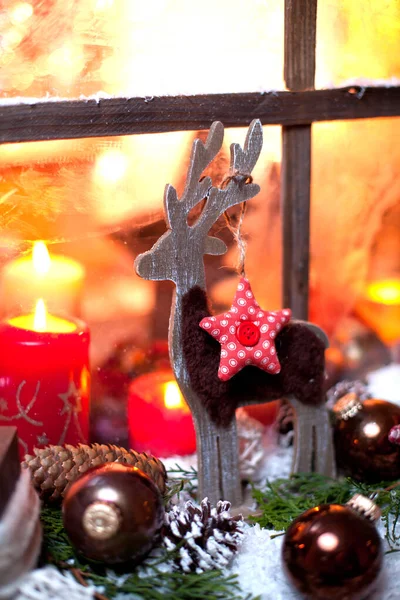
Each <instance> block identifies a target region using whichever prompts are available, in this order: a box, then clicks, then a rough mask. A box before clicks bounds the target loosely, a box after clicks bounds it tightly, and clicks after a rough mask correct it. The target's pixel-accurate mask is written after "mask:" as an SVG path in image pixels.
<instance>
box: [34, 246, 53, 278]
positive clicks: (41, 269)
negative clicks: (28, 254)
mask: <svg viewBox="0 0 400 600" xmlns="http://www.w3.org/2000/svg"><path fill="white" fill-rule="evenodd" d="M32 262H33V268H34V269H35V272H36V273H37V274H38V275H46V273H48V272H49V269H50V266H51V258H50V254H49V251H48V250H47V246H46V244H45V243H44V242H35V243H34V244H33V250H32Z"/></svg>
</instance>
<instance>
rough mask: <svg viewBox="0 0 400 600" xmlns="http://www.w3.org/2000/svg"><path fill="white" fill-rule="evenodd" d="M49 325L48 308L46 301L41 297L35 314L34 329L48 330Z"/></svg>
mask: <svg viewBox="0 0 400 600" xmlns="http://www.w3.org/2000/svg"><path fill="white" fill-rule="evenodd" d="M46 326H47V310H46V306H45V303H44V301H43V300H42V298H40V299H39V300H38V301H37V302H36V307H35V314H34V317H33V329H34V331H46Z"/></svg>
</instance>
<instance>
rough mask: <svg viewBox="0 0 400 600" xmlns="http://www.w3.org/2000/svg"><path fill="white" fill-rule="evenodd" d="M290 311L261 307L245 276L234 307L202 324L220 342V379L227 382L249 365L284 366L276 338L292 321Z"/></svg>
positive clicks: (276, 369) (270, 369) (272, 368)
mask: <svg viewBox="0 0 400 600" xmlns="http://www.w3.org/2000/svg"><path fill="white" fill-rule="evenodd" d="M291 314H292V313H291V311H290V310H289V309H288V308H284V309H283V310H274V311H267V310H262V309H261V308H260V306H259V305H258V303H257V301H256V299H255V298H254V294H253V292H252V290H251V286H250V283H249V281H248V279H246V278H245V277H242V278H241V279H240V282H239V285H238V287H237V290H236V294H235V298H234V300H233V304H232V307H231V309H230V310H228V312H226V313H223V314H221V315H216V316H215V317H205V318H204V319H202V320H201V321H200V327H201V328H202V329H204V330H205V331H207V333H209V334H210V335H212V337H213V338H215V339H216V340H218V342H219V343H220V344H221V360H220V363H219V369H218V377H219V379H221V380H222V381H228V379H231V377H233V376H234V375H236V373H238V372H239V371H241V370H242V369H243V367H246V366H247V365H253V366H255V367H258V368H259V369H262V370H263V371H266V372H267V373H271V374H277V373H279V372H280V370H281V365H280V364H279V360H278V356H277V353H276V348H275V338H276V336H277V335H278V333H279V332H280V331H281V329H282V328H283V327H284V326H285V325H287V323H288V322H289V321H290V317H291Z"/></svg>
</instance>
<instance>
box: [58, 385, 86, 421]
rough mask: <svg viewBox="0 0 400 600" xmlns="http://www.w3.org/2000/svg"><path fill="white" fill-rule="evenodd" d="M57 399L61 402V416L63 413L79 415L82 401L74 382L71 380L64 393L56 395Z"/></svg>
mask: <svg viewBox="0 0 400 600" xmlns="http://www.w3.org/2000/svg"><path fill="white" fill-rule="evenodd" d="M58 397H59V398H61V400H62V401H63V404H64V406H63V408H62V410H61V413H60V414H61V415H64V414H65V413H79V412H81V410H82V401H81V393H80V390H78V388H77V387H76V385H75V382H74V381H73V380H71V381H70V382H69V386H68V389H67V391H66V392H63V393H62V394H58Z"/></svg>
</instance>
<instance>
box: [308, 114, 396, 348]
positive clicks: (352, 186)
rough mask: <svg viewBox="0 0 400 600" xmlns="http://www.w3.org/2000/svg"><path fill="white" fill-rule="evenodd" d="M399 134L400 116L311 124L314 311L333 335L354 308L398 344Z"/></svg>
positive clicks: (384, 335) (373, 326)
mask: <svg viewBox="0 0 400 600" xmlns="http://www.w3.org/2000/svg"><path fill="white" fill-rule="evenodd" d="M399 136H400V119H375V120H362V121H349V122H342V123H320V124H316V125H313V171H312V221H311V304H310V307H311V318H312V320H314V321H316V322H317V323H319V324H320V325H322V326H323V327H324V328H325V329H326V331H327V332H328V333H329V334H332V333H333V332H334V331H335V329H336V328H337V327H338V325H339V324H340V322H341V320H342V319H343V318H344V317H346V316H348V315H349V314H350V313H352V312H354V311H356V312H357V314H358V315H359V317H361V318H362V320H363V321H365V322H366V323H367V324H368V325H369V326H370V327H372V328H373V329H374V330H375V331H377V332H378V333H379V334H380V335H381V337H382V338H383V339H384V340H385V341H387V342H390V343H391V342H394V341H396V340H398V339H400V247H399V243H400V217H399V211H400V184H399V175H398V174H399V168H400V146H399V143H398V140H399ZM377 283H378V292H380V297H379V298H378V297H377V293H375V298H373V296H372V295H371V294H372V292H371V285H373V287H372V291H373V290H374V289H375V287H376V284H377ZM374 286H375V287H374ZM371 301H373V303H372V304H371ZM391 306H392V307H393V310H392V309H391V308H390V307H391ZM366 308H367V309H368V310H366Z"/></svg>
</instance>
